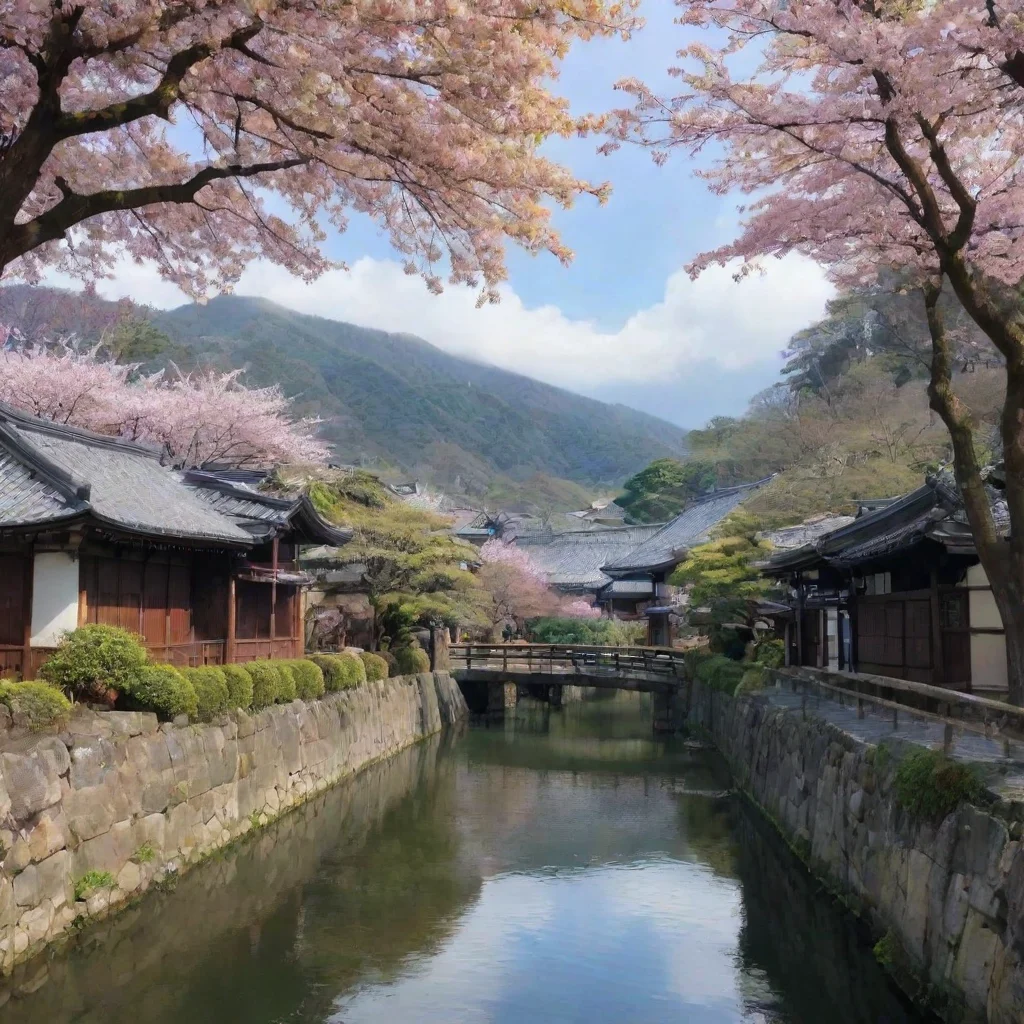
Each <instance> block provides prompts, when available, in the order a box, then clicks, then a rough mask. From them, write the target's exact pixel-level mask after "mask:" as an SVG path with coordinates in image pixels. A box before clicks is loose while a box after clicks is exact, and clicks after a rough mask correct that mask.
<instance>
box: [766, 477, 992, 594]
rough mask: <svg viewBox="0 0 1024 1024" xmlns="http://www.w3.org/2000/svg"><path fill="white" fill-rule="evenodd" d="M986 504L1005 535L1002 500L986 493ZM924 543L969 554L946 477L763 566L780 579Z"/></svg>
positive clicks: (969, 542) (960, 511)
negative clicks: (821, 566) (928, 542)
mask: <svg viewBox="0 0 1024 1024" xmlns="http://www.w3.org/2000/svg"><path fill="white" fill-rule="evenodd" d="M989 500H990V502H991V505H992V512H993V515H994V518H995V521H996V526H997V528H998V529H999V530H1000V531H1001V532H1004V533H1005V532H1007V531H1008V529H1009V524H1008V516H1007V514H1006V501H1005V498H1004V497H1003V496H1002V494H1001V492H999V491H998V490H995V489H992V488H990V489H989ZM924 540H934V541H936V542H937V543H940V544H943V545H944V546H945V547H946V548H947V549H949V550H957V551H960V552H963V553H970V552H971V551H972V550H973V539H972V537H971V532H970V527H969V526H968V525H967V518H966V514H965V512H964V508H963V501H962V499H961V497H960V494H959V493H958V491H957V489H956V486H955V484H954V482H953V480H952V478H951V477H950V476H949V475H948V474H946V473H940V474H938V475H937V476H934V477H930V478H929V479H928V481H927V482H926V483H925V484H923V485H922V486H921V487H919V488H917V490H915V491H911V492H910V493H909V494H904V495H903V496H902V497H899V498H894V499H891V500H889V501H887V502H884V503H882V502H879V503H878V504H877V506H876V507H875V508H874V509H873V510H872V511H869V512H866V514H862V515H860V516H858V517H857V518H856V519H854V520H853V521H852V522H851V523H849V524H847V525H846V526H842V527H840V528H839V529H836V530H833V531H831V532H830V533H827V534H825V535H824V536H822V537H819V538H818V539H817V540H815V541H812V542H811V543H809V544H805V545H804V546H803V547H800V548H797V549H795V550H792V551H783V552H779V553H778V554H776V555H774V556H773V557H772V558H771V559H770V560H769V561H768V563H767V566H766V571H767V572H768V573H769V574H770V575H784V574H786V573H788V572H793V571H796V570H798V569H804V568H810V567H812V566H813V565H815V564H821V563H822V562H826V563H828V564H831V565H837V566H855V565H859V564H863V563H865V562H870V561H873V560H877V559H881V558H884V557H885V556H887V555H890V554H894V553H895V552H897V551H905V550H907V549H908V548H911V547H913V546H914V545H915V544H919V543H921V542H922V541H924Z"/></svg>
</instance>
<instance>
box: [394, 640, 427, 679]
mask: <svg viewBox="0 0 1024 1024" xmlns="http://www.w3.org/2000/svg"><path fill="white" fill-rule="evenodd" d="M393 653H394V655H395V662H396V668H397V669H398V674H399V675H400V676H414V675H416V674H417V673H419V672H429V671H430V656H429V655H428V654H427V652H426V651H425V650H423V648H422V647H420V646H419V644H405V645H403V646H402V647H398V648H396V649H395V651H394V652H393Z"/></svg>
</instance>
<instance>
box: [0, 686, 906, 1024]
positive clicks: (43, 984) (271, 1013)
mask: <svg viewBox="0 0 1024 1024" xmlns="http://www.w3.org/2000/svg"><path fill="white" fill-rule="evenodd" d="M727 786H728V777H727V775H726V773H725V772H724V770H723V766H722V765H721V763H720V761H718V759H717V758H715V757H714V756H713V755H710V754H708V753H707V752H702V751H697V750H694V749H691V748H690V747H688V746H686V745H685V744H683V743H680V742H678V741H674V742H666V741H662V740H656V739H654V738H653V736H652V733H651V725H650V717H649V707H648V706H647V704H646V702H645V700H644V699H642V698H638V697H637V695H627V696H624V697H622V698H620V699H617V700H602V701H594V702H585V703H583V704H572V705H568V706H567V707H566V708H564V709H562V710H560V711H558V710H556V711H551V710H550V709H548V708H546V707H545V706H541V705H535V706H523V707H520V709H519V710H518V712H517V715H516V717H515V719H514V720H510V721H508V722H506V723H504V724H501V725H499V726H496V727H491V728H483V727H480V728H474V729H472V730H470V731H469V732H468V733H466V734H464V735H462V736H461V737H458V738H449V739H447V740H445V741H443V742H442V741H440V740H434V741H432V742H430V743H427V744H423V745H421V746H419V747H417V748H414V749H413V750H411V751H407V752H406V753H405V754H403V755H401V756H399V757H398V758H395V759H393V760H391V761H389V762H387V763H386V764H383V765H379V766H376V767H375V768H373V769H371V770H370V771H369V772H367V773H364V774H363V775H362V776H360V777H359V778H358V779H356V780H353V781H352V782H350V783H349V784H347V785H345V786H342V787H340V788H339V789H337V790H335V791H334V792H332V793H331V794H329V795H327V796H325V797H323V798H321V799H320V800H318V801H316V802H315V803H313V804H311V805H309V806H307V807H306V808H304V809H302V810H301V811H300V812H298V813H296V814H293V815H291V816H289V817H287V818H285V819H284V820H283V821H282V822H280V823H279V824H278V825H277V826H276V827H275V828H273V829H271V830H268V832H267V833H266V834H265V835H263V836H262V837H260V838H259V839H258V840H256V841H254V842H252V843H249V844H246V845H243V846H241V847H240V848H238V849H237V850H235V851H233V852H231V853H230V854H228V855H226V856H225V857H223V858H221V859H219V860H217V861H214V862H211V863H209V864H206V865H204V866H203V867H202V868H200V869H198V870H196V871H194V872H193V873H191V874H190V875H187V876H186V877H185V878H184V879H182V881H181V883H180V884H179V886H178V887H177V889H176V891H174V892H172V893H162V894H158V895H155V896H152V897H149V898H147V899H146V900H144V901H143V903H142V904H141V905H140V906H139V907H138V908H136V909H135V910H133V911H131V912H129V913H128V914H125V915H121V916H120V917H118V918H116V919H114V920H113V921H112V922H110V923H109V924H108V925H107V926H106V927H105V928H103V929H99V930H92V931H88V932H86V933H85V934H84V935H83V938H82V941H81V943H80V945H79V948H77V949H76V950H74V951H73V952H72V953H71V954H70V955H65V956H58V957H55V958H53V959H51V960H50V961H49V962H44V963H38V962H37V963H35V964H31V965H27V966H26V968H24V969H23V970H22V971H20V972H19V974H18V975H17V976H16V977H15V979H13V980H14V984H15V986H16V987H17V988H18V992H17V994H16V995H15V997H14V998H12V999H11V1001H10V1002H9V1003H8V1004H7V1005H6V1006H5V1007H4V1008H3V1010H0V1014H2V1015H3V1020H4V1022H5V1024H6V1022H8V1021H10V1022H11V1024H42V1022H44V1021H45V1022H47V1024H50V1022H53V1024H70V1022H71V1021H75V1022H79V1021H80V1022H86V1024H99V1022H100V1021H103V1022H110V1024H128V1022H129V1021H131V1022H133V1024H135V1022H137V1021H138V1020H139V1018H140V1016H141V1017H142V1019H144V1020H145V1021H147V1022H153V1024H172V1022H173V1024H185V1022H194V1021H199V1022H202V1021H211V1022H213V1021H216V1022H219V1024H221V1022H223V1024H227V1022H235V1021H238V1022H242V1021H245V1022H246V1024H263V1022H266V1024H271V1022H284V1021H289V1022H298V1024H306V1022H309V1024H312V1022H322V1021H332V1022H337V1024H362V1022H377V1021H380V1022H388V1024H392V1022H403V1021H416V1022H426V1024H434V1022H437V1024H440V1022H445V1024H462V1022H488V1024H492V1022H493V1024H505V1022H509V1024H511V1022H526V1021H529V1022H533V1021H558V1022H563V1021H564V1022H570V1021H581V1022H582V1021H586V1022H587V1024H600V1022H608V1024H612V1022H616V1024H618V1022H655V1021H658V1022H661V1021H667V1020H679V1021H686V1022H687V1024H740V1022H743V1024H768V1022H771V1024H819V1022H821V1021H826V1020H827V1021H829V1022H830V1024H915V1022H919V1020H920V1018H916V1017H914V1016H913V1015H912V1014H910V1013H909V1012H908V1011H907V1010H906V1009H905V1007H904V1006H903V1005H902V1004H901V1003H900V1002H899V1000H898V999H897V998H896V997H895V995H894V994H893V993H892V991H891V990H890V989H889V988H888V986H887V985H886V981H885V978H884V976H883V975H882V973H881V971H880V970H879V968H878V967H877V965H876V964H875V963H874V960H873V959H872V957H871V955H870V952H869V950H867V949H866V948H865V944H864V942H863V939H862V937H860V936H858V935H857V934H856V932H855V931H854V930H853V929H852V927H851V925H850V923H849V921H848V920H847V919H846V918H845V917H843V916H841V915H840V914H838V913H837V911H836V910H835V908H834V907H833V906H832V905H831V903H830V902H828V901H827V900H826V899H824V898H822V897H821V896H820V895H818V894H817V893H816V892H815V890H814V887H813V886H811V885H810V884H809V883H808V880H807V878H806V877H805V876H804V875H803V874H802V873H801V871H800V870H799V868H797V867H794V865H793V863H792V860H791V858H790V855H789V852H788V851H787V850H785V849H784V848H782V847H781V846H780V844H779V843H778V842H777V841H776V840H775V838H774V837H773V836H772V835H769V834H767V833H766V832H765V830H764V828H763V827H761V826H759V825H758V824H757V822H756V821H755V820H754V819H752V818H751V817H749V815H748V814H747V813H746V812H745V811H744V810H743V808H742V807H741V806H740V805H739V804H738V803H737V802H736V801H734V800H732V799H730V798H728V797H722V796H716V795H715V794H716V793H720V791H722V790H723V789H726V788H727ZM694 793H696V794H701V795H691V794H694ZM2 998H3V996H2V995H0V999H2Z"/></svg>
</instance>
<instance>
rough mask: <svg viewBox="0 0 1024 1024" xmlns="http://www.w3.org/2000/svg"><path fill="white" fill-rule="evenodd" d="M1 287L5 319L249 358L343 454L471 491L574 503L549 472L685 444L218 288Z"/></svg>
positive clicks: (567, 395)
mask: <svg viewBox="0 0 1024 1024" xmlns="http://www.w3.org/2000/svg"><path fill="white" fill-rule="evenodd" d="M0 293H2V294H0V319H2V318H3V317H4V316H6V318H7V322H8V323H11V322H14V323H16V325H17V326H24V328H25V329H26V333H28V334H31V333H33V332H34V333H39V332H43V331H46V330H50V331H51V332H53V331H67V330H71V329H77V330H79V331H80V333H81V332H84V333H86V334H87V335H90V334H91V335H97V334H98V333H99V332H101V331H103V330H108V331H109V329H110V325H111V324H113V323H115V322H117V320H118V317H120V318H122V319H123V318H124V317H126V316H127V317H129V318H130V319H134V320H137V319H143V320H145V319H147V318H148V319H149V320H150V321H151V322H152V324H153V325H154V326H155V327H156V328H158V329H159V330H161V331H163V332H166V334H167V335H168V336H169V337H170V339H171V340H172V342H173V357H174V358H175V359H176V360H177V361H178V362H180V363H183V364H184V365H186V366H189V365H196V364H204V363H205V364H213V365H216V366H218V367H221V368H233V367H244V368H245V370H246V377H245V380H246V382H247V383H248V384H250V385H262V384H271V383H279V384H280V385H281V386H282V388H283V389H284V391H285V393H286V394H287V395H289V396H294V397H295V399H296V408H297V410H298V411H299V412H301V413H303V414H317V415H319V416H321V417H322V418H323V420H324V424H323V428H322V429H323V433H324V435H325V437H327V438H328V439H329V440H330V441H332V442H334V444H335V445H336V452H337V459H338V461H340V462H370V463H373V462H383V463H384V464H390V465H394V466H397V467H399V468H401V469H402V470H403V471H406V472H409V473H416V474H418V475H419V476H420V477H421V478H428V479H432V480H433V481H434V482H435V483H436V484H438V485H439V486H443V487H446V488H448V489H450V490H455V491H460V492H462V493H465V494H469V495H476V496H484V495H486V494H487V493H488V491H490V490H492V488H494V487H495V486H497V487H498V489H499V490H500V491H502V492H507V490H508V488H509V486H510V485H511V484H512V483H519V482H528V481H531V480H532V481H533V484H535V485H536V489H537V490H538V492H543V493H544V494H545V495H546V496H547V497H546V499H545V500H548V499H550V500H553V501H554V502H555V503H556V504H557V503H558V502H559V500H560V496H561V495H563V494H564V501H565V502H570V503H571V502H575V501H577V500H578V499H579V497H580V496H581V492H580V491H579V490H578V488H573V487H571V486H569V487H565V486H559V483H558V480H557V479H556V480H554V481H552V480H551V478H562V479H563V480H567V481H571V482H574V483H576V484H580V485H584V486H585V487H586V488H588V493H589V491H592V490H593V489H594V488H603V487H611V486H615V485H616V484H617V483H618V482H619V481H621V480H622V479H623V478H624V477H626V476H628V475H629V474H630V473H633V472H636V471H637V470H638V469H640V468H641V467H642V466H644V465H645V464H646V463H648V462H650V461H651V460H652V459H656V458H661V457H671V456H677V457H678V456H679V455H681V454H683V453H684V452H685V435H686V432H685V431H684V430H682V429H681V428H679V427H676V426H673V425H672V424H670V423H667V422H665V421H663V420H659V419H656V418H655V417H652V416H648V415H646V414H645V413H641V412H637V411H635V410H633V409H629V408H626V407H625V406H621V405H609V404H606V403H603V402H598V401H595V400H593V399H589V398H584V397H582V396H580V395H576V394H573V393H571V392H569V391H565V390H562V389H559V388H555V387H552V386H550V385H548V384H542V383H540V382H538V381H535V380H532V379H531V378H529V377H526V376H521V375H519V374H515V373H509V372H507V371H505V370H500V369H497V368H496V367H493V366H488V365H485V364H483V363H476V362H473V361H472V360H468V359H462V358H459V357H456V356H452V355H449V354H448V353H446V352H443V351H441V350H440V349H438V348H435V347H434V346H433V345H430V344H428V343H427V342H425V341H423V340H422V339H419V338H416V337H413V336H411V335H400V334H389V333H386V332H384V331H376V330H371V329H368V328H363V327H356V326H354V325H352V324H347V323H343V322H341V321H336V320H326V319H323V318H320V317H314V316H305V315H302V314H299V313H295V312H293V311H291V310H288V309H285V308H283V307H282V306H278V305H276V304H274V303H271V302H268V301H265V300H262V299H258V298H246V297H241V296H223V297H220V298H217V299H214V300H212V301H211V302H209V303H208V304H206V305H188V306H182V307H180V308H178V309H175V310H171V311H169V312H159V311H152V310H140V309H139V308H138V307H134V308H132V307H130V304H129V305H126V304H124V303H120V304H115V303H104V302H103V301H102V300H98V299H95V298H91V297H88V296H71V295H70V294H69V293H54V292H53V291H52V290H49V289H25V288H20V287H18V288H10V289H2V290H0ZM69 304H70V308H69ZM343 313H344V311H343V310H339V315H343ZM156 358H157V360H159V356H157V357H156ZM531 486H532V485H531ZM552 494H553V495H554V497H553V498H552V497H551V495H552Z"/></svg>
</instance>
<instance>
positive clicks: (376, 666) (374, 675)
mask: <svg viewBox="0 0 1024 1024" xmlns="http://www.w3.org/2000/svg"><path fill="white" fill-rule="evenodd" d="M359 660H360V661H361V662H362V663H363V668H364V669H365V670H366V678H367V680H368V681H369V682H371V683H374V682H376V681H377V680H378V679H387V677H388V676H389V675H390V674H391V666H390V665H389V664H388V663H387V661H386V659H384V658H382V657H381V656H380V655H379V654H374V653H373V651H363V652H362V653H361V654H360V655H359Z"/></svg>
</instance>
